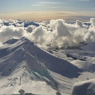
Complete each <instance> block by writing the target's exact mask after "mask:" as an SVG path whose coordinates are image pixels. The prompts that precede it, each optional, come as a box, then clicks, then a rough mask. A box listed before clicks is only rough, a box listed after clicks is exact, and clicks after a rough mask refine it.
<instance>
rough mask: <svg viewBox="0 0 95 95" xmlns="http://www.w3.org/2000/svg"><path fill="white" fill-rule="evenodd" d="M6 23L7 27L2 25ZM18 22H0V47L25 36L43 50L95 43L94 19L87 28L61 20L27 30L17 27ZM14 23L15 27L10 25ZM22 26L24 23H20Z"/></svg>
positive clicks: (77, 22) (31, 26)
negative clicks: (13, 39)
mask: <svg viewBox="0 0 95 95" xmlns="http://www.w3.org/2000/svg"><path fill="white" fill-rule="evenodd" d="M4 22H8V23H9V26H5V25H4V24H3V23H4ZM17 22H18V21H14V20H0V23H2V24H1V27H0V45H2V43H3V42H4V41H6V40H8V39H11V38H14V37H16V38H21V37H23V36H26V37H27V38H29V39H30V40H31V41H33V42H34V43H36V44H38V45H40V46H42V47H44V48H55V47H58V48H62V47H76V46H79V45H80V44H81V42H84V43H90V42H95V18H91V19H90V23H91V25H90V26H89V27H88V26H86V25H85V24H84V23H83V22H81V21H79V20H77V21H76V23H74V24H70V23H69V24H68V23H66V22H65V21H64V20H63V19H57V20H51V21H50V22H38V23H39V24H40V26H39V27H35V26H33V25H30V26H28V27H27V28H25V27H24V26H23V27H18V26H17V24H18V23H17ZM11 23H12V24H13V23H15V24H16V26H13V25H11ZM22 23H23V24H24V23H25V22H22Z"/></svg>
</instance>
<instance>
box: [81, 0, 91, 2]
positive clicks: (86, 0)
mask: <svg viewBox="0 0 95 95" xmlns="http://www.w3.org/2000/svg"><path fill="white" fill-rule="evenodd" d="M79 1H84V2H88V1H90V0H79Z"/></svg>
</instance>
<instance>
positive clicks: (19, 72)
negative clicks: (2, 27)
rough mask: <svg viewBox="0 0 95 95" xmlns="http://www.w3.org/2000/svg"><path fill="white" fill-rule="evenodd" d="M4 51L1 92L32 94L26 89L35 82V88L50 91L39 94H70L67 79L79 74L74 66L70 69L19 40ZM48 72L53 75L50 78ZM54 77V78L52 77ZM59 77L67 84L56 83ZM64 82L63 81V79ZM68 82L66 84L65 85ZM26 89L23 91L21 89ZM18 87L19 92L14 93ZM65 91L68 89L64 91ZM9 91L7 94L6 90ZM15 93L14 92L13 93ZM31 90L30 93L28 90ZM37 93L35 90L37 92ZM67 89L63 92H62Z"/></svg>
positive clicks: (0, 72)
mask: <svg viewBox="0 0 95 95" xmlns="http://www.w3.org/2000/svg"><path fill="white" fill-rule="evenodd" d="M3 49H4V52H5V53H4V55H1V58H0V77H1V79H0V83H1V82H2V81H6V83H5V82H2V84H1V85H0V87H1V89H0V90H1V91H3V92H5V94H6V93H8V94H13V93H14V94H17V93H18V91H17V90H19V89H20V88H23V89H24V90H25V91H26V92H27V93H30V92H31V93H32V92H33V91H32V90H29V89H27V88H28V87H31V86H32V85H30V84H31V83H32V82H33V81H34V84H33V85H35V82H38V84H39V86H41V85H44V83H45V84H46V85H47V86H46V87H45V88H44V87H43V86H42V88H43V89H44V90H46V89H50V92H47V91H45V92H43V89H42V92H43V93H45V95H47V93H49V94H50V93H52V94H53V95H54V94H55V93H56V91H57V90H58V91H62V89H63V88H64V87H65V86H66V85H67V87H65V89H64V90H63V91H62V92H64V93H70V90H69V91H68V89H71V87H69V85H71V86H72V83H71V82H70V81H69V79H68V78H73V77H77V76H78V75H79V73H78V72H80V71H81V70H80V69H78V68H77V67H76V66H74V65H72V64H71V63H69V62H68V61H65V60H63V59H60V58H57V57H55V56H54V55H52V54H50V53H48V52H46V51H44V50H42V49H40V48H38V47H37V46H36V45H35V44H34V43H33V42H31V41H30V40H28V39H26V38H24V37H23V38H21V39H20V40H18V41H17V42H15V43H13V44H9V45H5V47H2V48H1V51H2V50H3ZM52 72H55V73H53V75H52ZM54 75H57V76H56V77H54ZM59 75H61V78H63V76H65V77H67V82H66V83H64V82H63V84H62V82H61V83H60V81H59V80H58V76H59ZM63 80H64V81H65V78H64V79H63ZM68 82H69V83H68ZM26 85H27V87H25V86H26ZM18 87H19V89H17V88H18ZM68 87H69V88H68ZM11 89H13V90H12V91H11V92H10V90H11ZM16 89H17V90H16ZM32 89H34V88H33V87H32ZM37 89H38V88H37ZM66 89H67V90H66ZM1 91H0V94H3V92H1ZM35 91H36V90H34V94H42V92H39V93H37V92H35Z"/></svg>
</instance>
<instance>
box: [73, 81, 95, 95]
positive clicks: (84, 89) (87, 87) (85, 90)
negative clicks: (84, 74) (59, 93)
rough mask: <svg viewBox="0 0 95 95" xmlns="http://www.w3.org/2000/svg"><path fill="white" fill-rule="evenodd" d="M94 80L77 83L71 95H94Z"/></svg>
mask: <svg viewBox="0 0 95 95" xmlns="http://www.w3.org/2000/svg"><path fill="white" fill-rule="evenodd" d="M94 94H95V79H93V80H87V81H83V82H79V83H77V84H75V85H74V87H73V91H72V95H94Z"/></svg>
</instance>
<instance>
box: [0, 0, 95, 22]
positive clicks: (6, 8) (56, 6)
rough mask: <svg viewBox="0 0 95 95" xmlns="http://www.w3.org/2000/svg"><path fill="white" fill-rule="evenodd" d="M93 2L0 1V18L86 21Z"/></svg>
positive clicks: (93, 13)
mask: <svg viewBox="0 0 95 95" xmlns="http://www.w3.org/2000/svg"><path fill="white" fill-rule="evenodd" d="M90 17H95V0H0V18H1V19H2V18H4V19H25V20H50V19H56V18H63V19H70V20H73V19H77V18H78V19H88V18H90Z"/></svg>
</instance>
